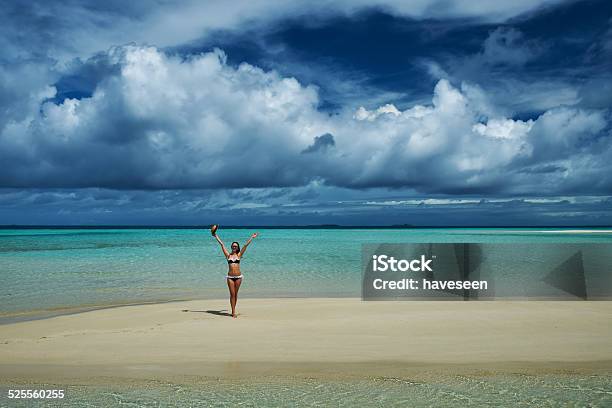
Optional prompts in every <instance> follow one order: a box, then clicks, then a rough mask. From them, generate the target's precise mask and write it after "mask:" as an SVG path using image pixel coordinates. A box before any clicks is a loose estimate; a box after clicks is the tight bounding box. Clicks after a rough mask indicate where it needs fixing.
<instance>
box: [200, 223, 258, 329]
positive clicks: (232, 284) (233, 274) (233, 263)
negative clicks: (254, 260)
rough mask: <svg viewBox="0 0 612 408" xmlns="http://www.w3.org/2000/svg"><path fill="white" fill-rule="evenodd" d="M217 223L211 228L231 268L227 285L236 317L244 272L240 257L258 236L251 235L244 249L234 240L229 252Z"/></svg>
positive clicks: (233, 314)
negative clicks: (241, 269) (218, 232)
mask: <svg viewBox="0 0 612 408" xmlns="http://www.w3.org/2000/svg"><path fill="white" fill-rule="evenodd" d="M217 228H218V226H217V225H213V226H212V228H211V232H212V235H213V237H215V239H216V240H217V242H218V243H219V245H221V250H222V251H223V255H225V259H226V260H227V265H228V267H229V270H228V271H227V276H226V280H227V287H228V289H229V292H230V305H231V306H232V317H233V318H236V317H238V315H237V314H236V302H237V301H238V290H239V289H240V284H241V283H242V273H240V258H242V255H244V252H245V251H246V249H247V247H248V246H249V244H250V243H251V241H253V239H254V238H257V232H256V233H254V234H253V235H251V238H249V240H248V241H247V242H246V244H244V246H243V247H242V249H240V244H239V243H238V242H235V241H234V242H232V246H231V249H232V252H231V253H230V252H228V250H227V248H225V245H224V244H223V241H221V238H219V236H218V235H217Z"/></svg>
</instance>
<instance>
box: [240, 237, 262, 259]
mask: <svg viewBox="0 0 612 408" xmlns="http://www.w3.org/2000/svg"><path fill="white" fill-rule="evenodd" d="M257 234H258V233H257V232H256V233H254V234H253V235H251V238H249V240H248V241H247V242H246V244H244V246H243V247H242V249H241V250H240V256H242V255H243V254H244V253H245V252H246V249H247V247H248V246H249V244H250V243H251V241H252V240H253V239H255V238H257Z"/></svg>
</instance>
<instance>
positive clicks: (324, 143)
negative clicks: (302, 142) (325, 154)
mask: <svg viewBox="0 0 612 408" xmlns="http://www.w3.org/2000/svg"><path fill="white" fill-rule="evenodd" d="M335 145H336V142H335V141H334V135H332V134H331V133H325V134H324V135H321V136H315V138H314V142H313V144H311V145H310V146H308V147H307V148H306V149H304V150H302V154H304V153H315V152H321V151H325V150H327V149H329V148H330V147H334V146H335Z"/></svg>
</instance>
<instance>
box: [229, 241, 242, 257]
mask: <svg viewBox="0 0 612 408" xmlns="http://www.w3.org/2000/svg"><path fill="white" fill-rule="evenodd" d="M234 244H236V245H238V250H237V251H236V253H238V254H239V253H240V243H239V242H236V241H234V242H232V245H231V246H230V247H232V246H234Z"/></svg>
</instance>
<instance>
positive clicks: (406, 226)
mask: <svg viewBox="0 0 612 408" xmlns="http://www.w3.org/2000/svg"><path fill="white" fill-rule="evenodd" d="M211 225H212V224H205V225H129V224H118V225H94V224H83V225H76V224H75V225H54V224H37V225H22V224H0V230H7V229H24V230H27V229H210V226H211ZM221 228H223V229H258V228H260V229H463V228H598V229H599V228H602V229H603V228H612V225H444V226H440V225H411V224H392V225H341V224H312V225H221Z"/></svg>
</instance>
